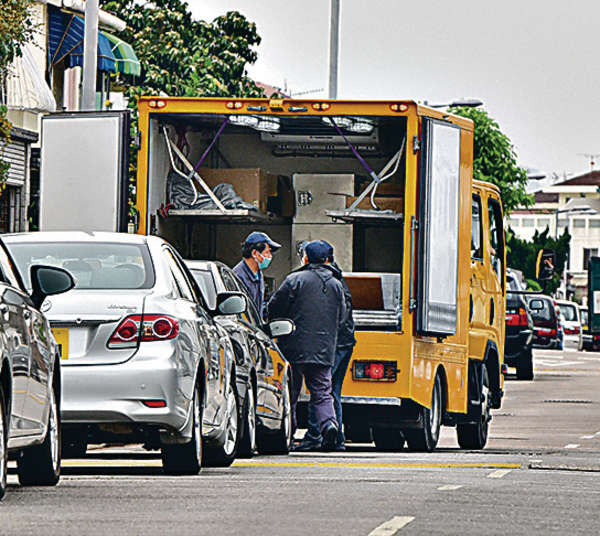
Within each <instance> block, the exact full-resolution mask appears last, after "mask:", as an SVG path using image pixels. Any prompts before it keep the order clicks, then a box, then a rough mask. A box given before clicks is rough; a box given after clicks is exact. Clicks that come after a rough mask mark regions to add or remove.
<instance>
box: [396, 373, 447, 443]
mask: <svg viewBox="0 0 600 536" xmlns="http://www.w3.org/2000/svg"><path fill="white" fill-rule="evenodd" d="M442 409H443V408H442V380H441V379H440V375H439V374H436V376H435V380H434V382H433V392H432V393H431V409H429V408H426V407H421V417H422V421H423V423H424V425H423V428H417V429H414V428H412V429H408V430H403V431H402V433H403V435H404V437H405V438H406V443H407V444H408V448H409V450H412V451H415V452H432V451H433V450H434V449H435V447H436V446H437V443H438V440H439V438H440V430H441V427H442Z"/></svg>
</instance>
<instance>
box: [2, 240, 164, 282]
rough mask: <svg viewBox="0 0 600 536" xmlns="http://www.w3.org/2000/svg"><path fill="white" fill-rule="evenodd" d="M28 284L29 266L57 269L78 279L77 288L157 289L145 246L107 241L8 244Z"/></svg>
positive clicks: (76, 280)
mask: <svg viewBox="0 0 600 536" xmlns="http://www.w3.org/2000/svg"><path fill="white" fill-rule="evenodd" d="M6 246H7V247H8V249H9V250H10V253H11V255H12V256H13V258H14V260H15V262H16V264H17V267H18V269H19V272H20V273H21V276H22V277H23V280H24V282H25V285H26V287H27V288H28V289H31V281H30V279H29V267H30V266H32V265H34V264H45V265H49V266H58V267H59V268H64V269H65V270H67V271H68V272H69V273H70V274H71V275H72V276H73V278H74V279H75V288H78V289H98V290H100V289H144V288H152V287H153V286H154V269H153V268H152V262H151V260H150V253H149V251H148V248H147V247H146V246H145V245H142V244H119V243H107V242H69V243H65V242H33V243H32V242H24V243H20V244H19V243H14V242H9V243H7V244H6Z"/></svg>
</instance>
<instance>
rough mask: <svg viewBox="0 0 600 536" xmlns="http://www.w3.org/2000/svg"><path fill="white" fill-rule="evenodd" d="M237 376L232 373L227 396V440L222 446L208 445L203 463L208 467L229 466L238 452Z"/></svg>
mask: <svg viewBox="0 0 600 536" xmlns="http://www.w3.org/2000/svg"><path fill="white" fill-rule="evenodd" d="M234 384H235V377H234V376H233V375H232V376H231V380H230V382H229V386H228V387H227V395H226V397H225V404H226V406H225V440H224V442H223V445H221V446H220V447H206V448H205V449H204V456H203V458H202V465H204V466H206V467H229V466H230V465H231V464H232V463H233V460H235V456H236V454H237V448H238V443H239V438H240V437H239V433H238V424H239V423H238V397H237V393H236V392H235V387H234Z"/></svg>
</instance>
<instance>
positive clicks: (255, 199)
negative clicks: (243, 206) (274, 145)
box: [198, 168, 278, 214]
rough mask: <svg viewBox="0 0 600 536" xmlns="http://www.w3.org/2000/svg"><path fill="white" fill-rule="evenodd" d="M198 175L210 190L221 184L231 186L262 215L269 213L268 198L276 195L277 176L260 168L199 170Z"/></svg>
mask: <svg viewBox="0 0 600 536" xmlns="http://www.w3.org/2000/svg"><path fill="white" fill-rule="evenodd" d="M198 174H199V175H200V176H201V177H202V179H203V180H204V182H206V184H207V185H208V186H210V187H211V188H214V187H215V186H216V185H217V184H221V183H227V184H231V185H232V186H233V188H234V189H235V191H236V193H237V194H238V195H239V196H240V197H241V198H242V199H243V200H244V201H246V202H247V203H251V204H253V205H254V206H255V207H257V208H258V210H260V211H261V212H263V213H264V214H266V213H267V212H268V211H269V210H268V206H269V197H277V195H278V191H277V183H278V176H277V175H273V174H272V173H267V172H266V171H265V170H263V169H260V168H223V169H212V168H200V169H199V170H198Z"/></svg>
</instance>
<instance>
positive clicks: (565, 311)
mask: <svg viewBox="0 0 600 536" xmlns="http://www.w3.org/2000/svg"><path fill="white" fill-rule="evenodd" d="M557 304H558V308H559V309H560V314H561V316H562V326H563V330H564V341H563V347H564V348H565V349H567V348H569V349H571V350H578V351H581V350H583V337H582V333H581V331H582V330H581V320H580V318H579V306H578V305H577V304H576V303H575V302H572V301H567V300H557Z"/></svg>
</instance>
